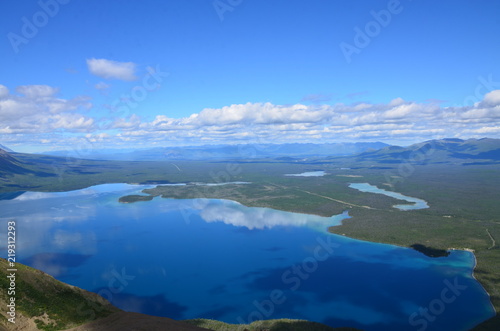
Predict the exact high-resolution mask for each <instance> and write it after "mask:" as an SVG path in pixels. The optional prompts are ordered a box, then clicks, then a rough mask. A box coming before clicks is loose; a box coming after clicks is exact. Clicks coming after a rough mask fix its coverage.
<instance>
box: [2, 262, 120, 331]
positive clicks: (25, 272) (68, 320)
mask: <svg viewBox="0 0 500 331" xmlns="http://www.w3.org/2000/svg"><path fill="white" fill-rule="evenodd" d="M8 268H9V267H8V264H7V261H6V260H5V259H2V258H0V287H1V288H2V289H7V288H9V282H10V281H9V279H8V278H7V275H8V274H9V273H8V272H7V269H8ZM16 269H17V272H16V289H15V292H16V295H15V298H16V301H15V303H16V314H17V316H16V320H17V322H16V323H17V324H19V319H20V316H19V315H22V316H23V317H25V318H27V319H31V321H32V322H33V323H35V324H36V326H37V327H38V329H40V330H45V331H53V330H64V329H67V328H70V327H73V326H76V325H80V324H84V323H87V322H90V321H92V320H94V319H99V318H102V317H106V316H108V315H110V314H112V313H114V312H117V311H119V310H118V309H117V308H115V307H113V306H112V305H111V304H110V303H109V302H107V301H106V300H104V299H103V298H102V297H100V296H99V295H97V294H94V293H90V292H87V291H84V290H82V289H79V288H76V287H73V286H69V285H67V284H64V283H62V282H60V281H58V280H56V279H54V278H53V277H51V276H49V275H47V274H45V273H43V272H41V271H39V270H36V269H33V268H31V267H28V266H25V265H22V264H20V263H16ZM8 300H9V296H8V293H7V291H1V292H0V304H1V305H2V306H3V307H6V305H7V302H8ZM1 323H2V324H3V325H4V326H5V327H8V326H11V324H10V322H7V320H5V319H2V321H1Z"/></svg>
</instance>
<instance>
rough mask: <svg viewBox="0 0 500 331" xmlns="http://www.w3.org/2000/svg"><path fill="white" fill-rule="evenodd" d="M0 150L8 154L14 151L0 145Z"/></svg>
mask: <svg viewBox="0 0 500 331" xmlns="http://www.w3.org/2000/svg"><path fill="white" fill-rule="evenodd" d="M0 149H3V150H4V151H6V152H9V153H14V151H13V150H12V149H10V148H8V147H6V146H4V145H2V144H0Z"/></svg>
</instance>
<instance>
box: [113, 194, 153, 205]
mask: <svg viewBox="0 0 500 331" xmlns="http://www.w3.org/2000/svg"><path fill="white" fill-rule="evenodd" d="M153 198H154V197H152V196H150V195H136V194H132V195H126V196H124V197H120V199H119V200H118V201H119V202H121V203H132V202H138V201H151V200H153Z"/></svg>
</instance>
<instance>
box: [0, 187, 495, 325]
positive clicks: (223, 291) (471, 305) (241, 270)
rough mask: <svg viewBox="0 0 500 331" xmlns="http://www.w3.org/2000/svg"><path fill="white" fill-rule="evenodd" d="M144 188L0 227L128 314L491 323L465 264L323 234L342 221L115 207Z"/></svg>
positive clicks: (59, 203)
mask: <svg viewBox="0 0 500 331" xmlns="http://www.w3.org/2000/svg"><path fill="white" fill-rule="evenodd" d="M143 188H144V187H141V186H132V185H125V184H110V185H100V186H95V187H91V188H88V189H85V190H79V191H73V192H65V193H33V192H28V193H25V194H23V195H21V196H19V197H17V198H16V199H14V200H4V201H0V208H1V209H0V210H1V213H2V214H1V217H2V218H1V221H2V222H3V223H6V222H7V221H9V220H13V219H14V220H15V221H16V223H17V239H18V250H17V251H18V258H19V259H20V262H23V263H26V264H28V265H31V266H33V267H36V268H40V269H42V270H44V271H46V272H48V273H49V274H52V275H53V276H55V277H56V278H58V279H60V280H62V281H65V282H68V283H70V284H73V285H76V286H79V287H82V288H85V289H87V290H91V291H94V292H97V293H100V294H101V295H103V296H104V297H105V298H107V299H109V300H110V301H111V302H112V303H113V304H115V305H117V306H119V307H121V308H122V309H125V310H130V311H138V312H144V313H149V314H154V315H159V316H168V317H172V318H176V319H187V318H195V317H205V318H214V319H220V320H223V321H226V322H231V323H240V322H245V323H246V322H249V321H250V322H251V321H252V320H254V319H259V318H266V319H267V318H281V317H288V318H302V319H308V320H313V321H317V322H321V323H326V324H329V325H331V326H352V327H358V328H360V329H363V330H453V331H456V330H467V329H469V328H470V327H472V326H474V325H475V324H477V323H479V322H481V321H482V320H484V319H486V318H488V317H490V316H492V315H493V309H492V307H491V304H490V302H489V298H488V296H487V293H486V292H485V291H484V289H483V288H482V287H481V286H480V284H479V283H478V282H477V281H476V280H475V279H473V277H472V267H473V265H474V256H473V255H472V254H471V253H469V252H465V251H453V252H452V253H451V255H450V256H449V257H446V258H434V259H433V258H428V257H426V256H424V255H422V254H421V253H418V252H416V251H414V250H411V249H407V248H401V247H396V246H390V245H383V244H376V243H368V242H363V241H359V240H353V239H350V238H346V237H343V236H337V235H332V234H329V233H327V232H326V229H327V227H328V226H331V225H336V224H339V222H341V221H342V220H344V221H347V222H348V221H349V220H348V219H347V218H348V215H347V214H346V213H345V214H342V215H337V216H335V217H332V218H326V217H319V216H313V215H305V214H294V213H288V212H282V211H276V210H272V209H267V208H248V207H245V206H242V205H240V204H238V203H236V202H233V201H225V200H205V199H196V200H171V199H161V198H155V199H154V200H153V201H149V202H139V203H134V204H120V203H118V202H117V201H118V198H119V197H120V196H122V195H126V194H132V193H138V192H140V190H141V189H143ZM401 214H402V215H404V212H401ZM4 230H6V228H5V226H3V227H2V233H3V232H4ZM4 248H5V247H4ZM4 251H5V249H4Z"/></svg>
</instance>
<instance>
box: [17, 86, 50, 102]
mask: <svg viewBox="0 0 500 331" xmlns="http://www.w3.org/2000/svg"><path fill="white" fill-rule="evenodd" d="M16 91H17V92H18V93H21V94H24V95H25V96H26V97H27V98H30V99H38V98H50V97H52V96H54V95H55V94H57V93H58V92H59V89H57V88H54V87H51V86H48V85H23V86H19V87H18V88H17V89H16Z"/></svg>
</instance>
